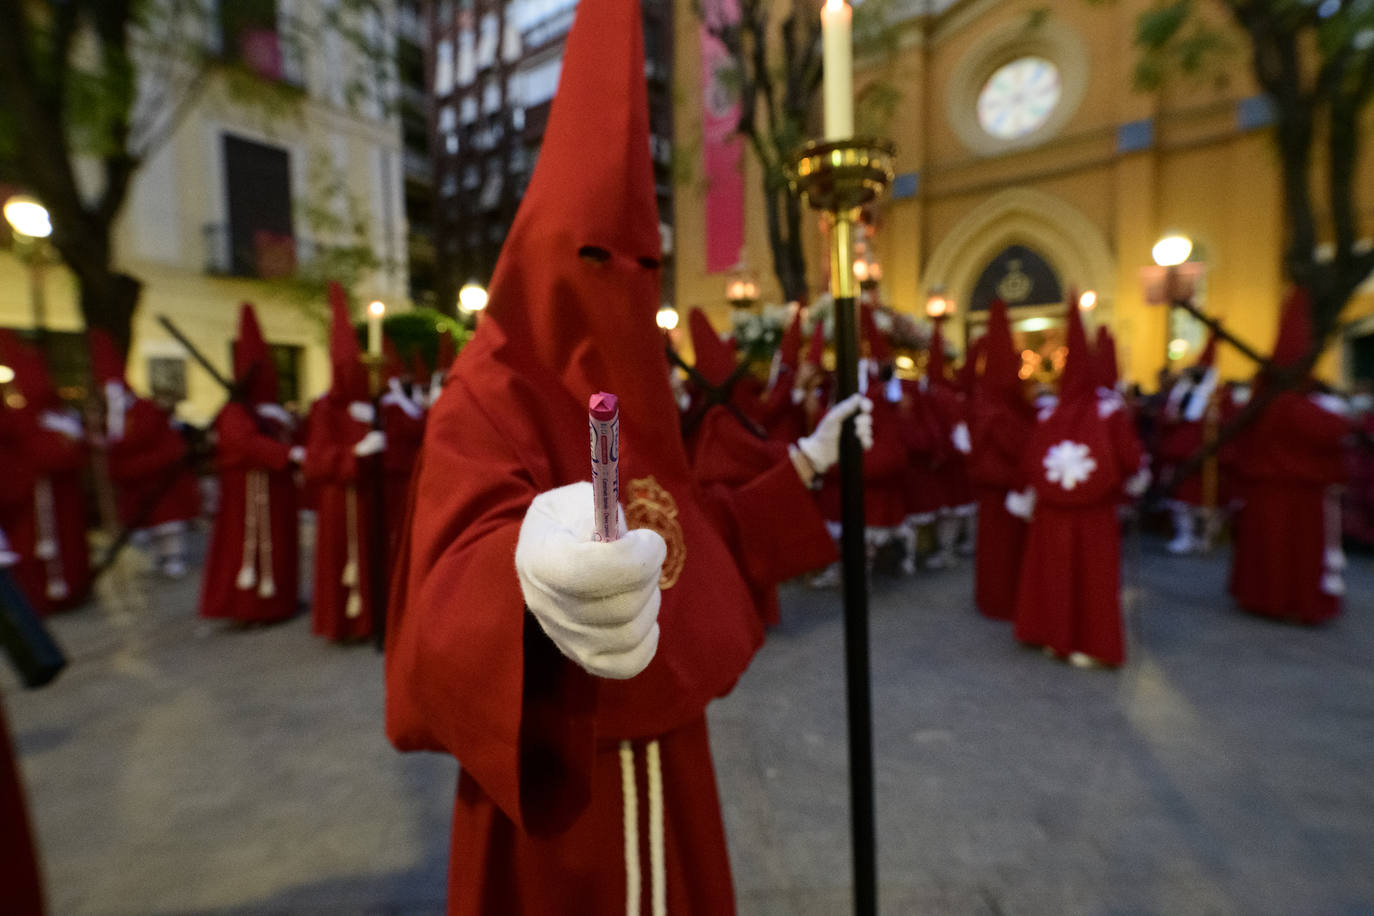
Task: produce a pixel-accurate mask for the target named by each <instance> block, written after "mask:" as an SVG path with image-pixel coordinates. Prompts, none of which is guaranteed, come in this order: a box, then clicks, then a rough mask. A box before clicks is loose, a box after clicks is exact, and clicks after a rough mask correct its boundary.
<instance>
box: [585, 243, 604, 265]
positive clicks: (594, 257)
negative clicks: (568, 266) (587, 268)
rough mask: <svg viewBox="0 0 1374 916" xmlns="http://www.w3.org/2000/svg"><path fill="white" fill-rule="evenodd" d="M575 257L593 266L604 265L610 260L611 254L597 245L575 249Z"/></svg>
mask: <svg viewBox="0 0 1374 916" xmlns="http://www.w3.org/2000/svg"><path fill="white" fill-rule="evenodd" d="M577 256H578V257H579V258H581V259H582V260H584V261H591V262H592V263H593V264H605V263H606V262H607V261H609V260H610V259H611V253H610V252H609V251H607V250H606V249H605V248H602V247H600V246H598V245H583V246H582V247H581V248H579V249H577Z"/></svg>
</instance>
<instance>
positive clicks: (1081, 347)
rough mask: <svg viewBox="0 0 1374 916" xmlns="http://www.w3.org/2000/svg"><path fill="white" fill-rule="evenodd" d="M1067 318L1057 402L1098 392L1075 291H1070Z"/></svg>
mask: <svg viewBox="0 0 1374 916" xmlns="http://www.w3.org/2000/svg"><path fill="white" fill-rule="evenodd" d="M1066 320H1067V322H1068V340H1067V345H1068V348H1069V353H1068V356H1067V357H1066V358H1065V360H1064V372H1063V374H1061V375H1060V376H1059V401H1060V403H1064V402H1067V401H1072V400H1075V399H1078V398H1092V397H1096V392H1097V379H1096V377H1095V376H1096V374H1097V373H1096V372H1095V371H1094V366H1093V354H1092V350H1091V348H1089V346H1088V333H1087V331H1085V330H1084V329H1083V315H1082V313H1081V312H1080V311H1079V309H1078V292H1077V291H1076V290H1069V297H1068V313H1067V316H1066Z"/></svg>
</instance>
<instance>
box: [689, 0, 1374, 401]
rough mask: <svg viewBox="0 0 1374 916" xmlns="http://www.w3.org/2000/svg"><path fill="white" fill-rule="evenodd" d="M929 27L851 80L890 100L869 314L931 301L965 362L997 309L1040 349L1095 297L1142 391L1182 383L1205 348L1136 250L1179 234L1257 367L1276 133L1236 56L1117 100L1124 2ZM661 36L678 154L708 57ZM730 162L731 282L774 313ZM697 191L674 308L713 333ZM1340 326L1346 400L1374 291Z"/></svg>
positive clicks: (694, 31)
mask: <svg viewBox="0 0 1374 916" xmlns="http://www.w3.org/2000/svg"><path fill="white" fill-rule="evenodd" d="M933 6H934V7H935V8H938V9H940V11H939V12H936V13H915V14H913V15H912V16H911V18H910V20H909V21H908V23H907V25H906V27H905V28H904V30H903V31H902V33H901V40H900V41H899V45H900V48H899V50H897V51H896V52H895V53H891V54H887V55H884V56H883V57H881V58H870V59H866V60H865V59H860V60H858V61H857V62H856V78H855V79H856V87H857V89H856V94H857V95H859V96H860V98H862V96H863V93H864V92H865V89H866V86H872V85H875V84H882V85H883V86H884V87H890V88H891V89H895V90H896V92H897V94H898V95H897V98H898V102H897V104H896V107H895V110H894V112H893V114H892V116H891V117H890V118H889V119H888V120H887V122H886V124H885V125H884V126H883V127H882V132H883V134H884V135H886V136H887V137H888V138H890V139H891V140H893V141H894V142H895V144H896V147H897V160H896V172H897V177H896V180H895V181H894V183H893V186H892V193H891V194H890V195H889V196H888V198H887V200H886V201H885V202H884V203H883V204H881V205H880V207H879V208H878V218H877V228H876V232H875V235H874V237H873V248H874V256H875V257H876V258H877V259H878V260H879V263H880V264H881V266H882V280H881V284H880V293H881V297H882V300H883V301H884V302H885V303H886V304H888V305H890V306H891V307H893V308H895V309H898V310H901V311H906V312H910V313H913V314H916V315H918V316H919V315H924V313H925V310H926V304H927V301H928V299H929V298H930V297H932V296H937V295H938V296H943V297H945V298H946V299H947V300H949V301H950V302H952V303H953V308H954V312H953V315H952V319H951V320H950V321H948V322H947V324H946V328H947V333H948V334H949V335H950V336H951V337H953V339H954V340H955V342H956V343H957V344H959V345H961V346H962V344H963V343H964V341H966V340H967V339H969V338H971V337H976V336H977V335H978V334H979V333H980V330H981V327H982V323H983V321H984V320H985V316H986V307H987V304H988V302H989V301H990V299H991V297H992V296H994V295H996V296H1000V297H1001V298H1003V299H1004V300H1006V301H1007V302H1008V303H1009V305H1010V306H1011V307H1012V316H1013V322H1014V327H1015V328H1016V329H1017V331H1018V335H1021V336H1030V337H1034V333H1033V332H1035V331H1037V330H1044V329H1045V328H1047V327H1050V326H1052V325H1054V324H1055V323H1056V322H1057V320H1058V316H1059V315H1060V314H1062V310H1063V309H1062V305H1059V304H1054V303H1059V302H1062V301H1063V297H1064V296H1065V295H1067V294H1068V291H1069V290H1070V289H1076V290H1078V291H1079V292H1080V293H1082V292H1089V291H1091V292H1092V293H1093V294H1095V295H1094V297H1093V298H1094V299H1095V306H1094V307H1093V308H1092V309H1091V311H1090V312H1088V313H1087V314H1088V315H1089V316H1090V320H1091V321H1093V322H1096V323H1105V324H1107V325H1108V326H1109V327H1110V328H1111V329H1112V330H1113V331H1114V333H1115V335H1116V338H1117V346H1118V351H1119V354H1120V360H1121V365H1122V373H1123V375H1125V376H1126V377H1127V378H1128V379H1129V380H1131V381H1136V382H1140V383H1142V384H1144V385H1145V386H1146V387H1147V388H1152V387H1153V383H1154V379H1155V376H1156V373H1157V372H1158V370H1159V369H1160V368H1161V367H1163V366H1165V365H1166V364H1168V363H1169V362H1170V361H1171V360H1172V361H1173V362H1174V364H1175V365H1186V364H1188V363H1190V362H1191V361H1192V360H1193V359H1195V358H1196V356H1197V354H1198V351H1199V350H1200V349H1201V346H1202V345H1203V343H1204V341H1205V334H1206V332H1205V329H1204V328H1202V326H1201V325H1199V324H1197V323H1196V322H1195V321H1193V320H1191V319H1189V318H1188V317H1187V316H1186V315H1183V314H1182V313H1178V312H1175V313H1173V314H1172V315H1171V310H1170V309H1169V308H1167V307H1166V306H1163V305H1158V304H1152V303H1151V302H1150V301H1149V300H1150V299H1151V298H1153V297H1152V296H1151V295H1150V292H1149V289H1148V287H1149V286H1150V281H1151V268H1152V265H1153V261H1152V248H1153V247H1154V245H1155V243H1156V242H1157V241H1158V240H1159V239H1160V238H1161V237H1163V236H1166V235H1171V234H1182V235H1185V236H1186V237H1188V238H1189V239H1191V240H1192V242H1193V244H1194V249H1193V254H1192V260H1193V261H1194V262H1195V267H1194V268H1191V269H1196V270H1198V271H1199V272H1200V274H1199V276H1200V279H1199V282H1198V285H1197V296H1196V303H1197V304H1198V305H1199V306H1200V307H1201V308H1202V309H1203V311H1204V312H1206V313H1207V314H1209V315H1211V316H1213V317H1215V318H1217V319H1219V320H1221V321H1222V322H1223V323H1224V325H1225V326H1226V327H1227V328H1228V329H1229V330H1230V331H1232V332H1233V333H1234V334H1236V335H1237V336H1238V337H1240V338H1242V339H1243V340H1245V341H1247V342H1248V343H1250V344H1251V345H1252V346H1253V347H1254V348H1255V349H1257V350H1258V351H1259V352H1261V353H1266V352H1268V350H1269V349H1270V347H1271V344H1272V341H1273V337H1274V333H1275V327H1276V323H1277V315H1278V305H1279V302H1280V299H1281V297H1282V295H1283V292H1284V288H1285V287H1284V279H1283V276H1282V272H1281V255H1282V249H1283V244H1284V228H1283V219H1282V197H1281V190H1280V172H1279V167H1278V162H1277V153H1276V151H1275V149H1274V146H1273V142H1272V134H1271V130H1270V129H1269V125H1270V123H1271V121H1272V113H1271V110H1270V108H1269V106H1268V104H1267V101H1266V100H1265V99H1264V98H1263V97H1262V96H1261V95H1260V94H1259V93H1258V92H1257V90H1256V89H1255V87H1254V84H1253V81H1252V80H1251V79H1250V78H1249V75H1248V73H1247V71H1246V69H1245V67H1246V64H1247V62H1246V59H1245V56H1244V54H1243V53H1237V54H1235V55H1234V56H1233V58H1232V59H1231V61H1232V64H1231V74H1230V78H1229V79H1228V80H1227V81H1226V84H1225V85H1224V86H1219V85H1217V84H1216V83H1215V82H1211V83H1208V84H1207V85H1192V84H1188V83H1186V82H1184V81H1183V80H1181V79H1180V80H1179V81H1178V82H1177V84H1176V85H1175V84H1170V85H1168V86H1167V87H1166V88H1165V89H1164V90H1162V91H1159V92H1151V93H1144V92H1139V91H1137V90H1136V89H1134V88H1133V70H1134V67H1135V64H1136V61H1137V59H1138V52H1137V50H1136V49H1135V48H1134V47H1133V36H1134V34H1135V21H1136V17H1137V16H1138V14H1139V13H1140V12H1141V11H1142V10H1143V9H1145V8H1146V6H1145V4H1143V3H1141V2H1139V0H1124V2H1118V3H1110V4H1090V3H1088V2H1085V0H1055V2H1053V3H1050V4H1045V3H1044V2H1043V0H956V2H953V3H949V4H943V5H942V4H938V3H937V4H934V5H933ZM922 9H925V8H924V7H923V8H922ZM677 36H678V38H677V52H678V53H677V59H676V67H677V77H678V80H679V86H680V91H679V93H678V96H679V106H678V108H677V110H676V112H675V117H676V119H677V120H676V130H677V134H678V137H679V143H680V144H681V143H684V142H685V143H687V144H692V143H695V142H699V140H698V138H695V137H694V136H693V134H692V132H693V131H694V130H697V129H698V128H697V125H699V124H700V122H701V118H702V102H701V100H702V95H703V94H702V91H701V71H700V66H701V56H702V55H701V50H700V42H699V22H698V21H697V19H696V18H695V14H694V13H693V12H692V4H690V3H688V2H686V0H681V2H679V4H678V20H677ZM1241 40H1242V36H1239V35H1238V36H1237V41H1238V42H1240V41H1241ZM1241 47H1242V48H1243V45H1241ZM1367 129H1368V126H1367ZM1372 133H1374V131H1372ZM1371 139H1374V137H1372V138H1371ZM1366 158H1367V159H1368V157H1366ZM745 163H746V164H745V180H744V188H745V194H746V198H745V206H744V224H745V225H744V244H743V247H742V251H741V262H742V263H743V264H744V265H747V267H748V269H750V271H751V272H753V273H754V274H755V275H756V276H757V278H758V280H759V281H760V284H761V286H762V289H763V293H764V295H763V299H764V301H765V302H768V301H774V302H776V301H778V300H779V298H780V296H779V295H778V287H777V284H776V282H775V280H774V279H773V277H772V275H771V260H770V255H769V249H768V244H767V234H766V227H765V225H764V216H763V212H764V211H763V203H762V194H761V189H760V178H759V170H758V166H757V163H756V162H755V161H753V159H752V158H751V157H750V155H749V154H748V153H746V155H745ZM1366 172H1367V173H1368V174H1366V175H1362V176H1361V180H1360V181H1357V182H1356V185H1355V186H1356V187H1357V188H1359V187H1363V188H1370V187H1374V167H1370V164H1369V162H1368V161H1366ZM694 183H695V185H694ZM684 191H685V193H684ZM701 191H702V188H701V187H700V173H699V172H697V173H696V176H695V177H694V178H693V179H689V181H688V183H687V186H686V187H685V188H684V187H679V189H678V194H677V198H676V204H675V209H676V227H675V233H674V237H675V243H676V244H675V252H674V257H675V265H676V289H675V296H676V303H677V305H678V307H679V308H680V309H685V308H690V307H692V306H702V307H705V308H707V310H708V312H709V313H711V314H712V316H713V318H714V319H715V320H716V321H717V323H718V324H722V325H723V324H724V323H726V321H727V320H728V319H727V317H726V312H727V309H726V306H725V304H724V295H723V294H724V290H725V286H726V283H727V282H728V280H729V276H730V274H729V272H720V271H716V272H712V271H708V270H707V269H706V244H707V243H706V239H707V235H708V232H710V231H711V227H710V226H709V225H708V224H707V220H706V213H705V208H704V207H703V206H702V205H701V204H700V203H699V201H700V200H701V199H702V194H701V193H700V192H701ZM694 192H695V193H694ZM1363 203H1364V205H1365V206H1366V207H1368V206H1370V205H1371V204H1374V200H1371V199H1366V200H1365V201H1363ZM1362 217H1363V220H1362V223H1363V225H1364V226H1365V227H1369V226H1374V218H1371V214H1370V213H1368V212H1366V213H1363V214H1362ZM811 222H812V226H811V228H810V229H809V230H808V235H809V243H808V246H807V252H808V271H809V273H810V275H811V282H810V284H809V286H810V288H811V289H812V290H818V289H820V287H821V286H822V284H823V282H824V277H823V274H822V270H823V268H824V263H825V258H824V257H823V254H824V251H823V249H822V247H821V246H822V242H821V239H820V236H819V234H818V233H817V232H816V231H815V228H814V220H812V221H811ZM1155 270H1157V268H1156V269H1155ZM1090 301H1091V300H1090ZM1344 321H1345V328H1344V334H1343V337H1342V340H1341V341H1339V342H1338V344H1337V345H1335V346H1333V347H1332V348H1331V350H1330V352H1328V353H1327V354H1326V355H1325V356H1324V358H1323V361H1322V364H1321V366H1320V371H1321V372H1322V374H1323V375H1325V376H1327V377H1329V378H1333V379H1336V380H1341V381H1346V382H1349V381H1350V380H1351V379H1352V378H1353V377H1354V376H1355V375H1356V374H1364V373H1357V371H1356V370H1357V366H1356V363H1361V364H1362V365H1363V364H1367V363H1369V362H1370V361H1371V360H1374V281H1371V282H1367V283H1366V284H1365V285H1364V287H1363V288H1362V289H1361V291H1360V292H1359V293H1358V294H1357V296H1356V299H1355V301H1353V302H1352V303H1351V304H1350V306H1349V308H1348V309H1347V311H1346V314H1345V316H1344ZM1220 367H1221V371H1222V373H1223V375H1224V376H1227V377H1244V376H1248V375H1250V374H1251V373H1252V372H1253V371H1254V366H1253V365H1252V364H1250V363H1249V362H1248V361H1247V360H1246V358H1245V357H1244V356H1242V355H1241V354H1239V353H1237V352H1235V351H1234V350H1232V349H1231V348H1229V347H1225V346H1223V347H1222V352H1221V356H1220Z"/></svg>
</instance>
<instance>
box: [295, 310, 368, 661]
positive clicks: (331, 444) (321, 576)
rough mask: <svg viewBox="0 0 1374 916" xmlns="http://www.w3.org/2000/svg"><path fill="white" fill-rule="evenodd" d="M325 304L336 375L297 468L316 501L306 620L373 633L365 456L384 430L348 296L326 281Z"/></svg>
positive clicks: (337, 634)
mask: <svg viewBox="0 0 1374 916" xmlns="http://www.w3.org/2000/svg"><path fill="white" fill-rule="evenodd" d="M329 304H330V307H331V308H332V309H333V315H334V318H333V324H332V325H331V327H330V332H329V360H330V364H331V366H332V368H333V372H334V377H333V380H332V382H331V384H330V386H329V391H328V392H326V393H325V394H324V396H323V397H321V398H320V399H319V400H317V401H316V402H315V404H314V406H312V407H311V408H310V418H309V420H308V421H307V426H308V428H309V434H308V437H307V439H306V444H305V464H304V465H303V466H302V470H303V471H304V473H305V479H306V482H307V483H311V484H313V485H314V486H315V487H316V493H317V498H318V501H319V506H318V509H317V515H316V523H315V585H314V601H313V610H312V624H311V626H312V628H313V629H314V631H315V633H316V634H317V635H319V636H323V637H325V638H326V639H330V640H334V641H336V642H344V641H348V640H356V639H366V638H367V637H369V636H371V635H372V614H373V601H374V600H376V598H375V596H377V595H379V594H380V590H379V589H378V588H377V587H376V586H377V585H378V584H379V583H376V582H374V576H376V575H378V574H379V570H381V569H383V568H384V562H382V563H379V562H378V558H379V557H380V556H381V555H380V554H379V553H377V551H379V550H381V549H382V548H383V546H384V544H385V541H384V540H383V539H384V537H385V530H384V528H383V522H382V520H381V519H379V518H376V517H375V514H376V509H375V508H374V507H375V506H376V503H377V500H376V495H377V494H376V491H375V490H374V488H375V487H379V486H381V480H380V473H379V468H378V467H377V466H376V465H377V462H376V461H367V460H366V459H367V458H369V457H372V456H376V455H380V454H381V453H382V452H383V451H384V450H385V448H386V434H385V433H383V432H382V431H381V430H379V429H375V428H374V426H375V420H376V410H375V409H374V407H373V406H372V401H371V400H370V399H369V397H368V385H367V367H366V366H364V365H363V362H362V359H361V353H360V352H359V349H358V338H357V335H356V334H355V333H354V332H353V323H352V322H351V321H350V320H349V317H348V302H347V296H346V294H345V293H344V290H343V287H341V286H339V285H338V284H337V283H331V284H330V285H329Z"/></svg>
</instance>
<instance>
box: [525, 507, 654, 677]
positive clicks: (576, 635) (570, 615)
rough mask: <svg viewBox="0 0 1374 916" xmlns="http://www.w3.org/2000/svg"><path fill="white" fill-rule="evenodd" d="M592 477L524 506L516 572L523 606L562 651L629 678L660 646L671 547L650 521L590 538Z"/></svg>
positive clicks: (596, 670) (587, 665) (593, 668)
mask: <svg viewBox="0 0 1374 916" xmlns="http://www.w3.org/2000/svg"><path fill="white" fill-rule="evenodd" d="M593 525H594V521H593V500H592V485H591V484H590V483H586V482H583V483H575V484H571V485H569V486H566V487H559V488H558V489H556V490H549V491H547V492H545V493H540V494H539V495H538V496H536V497H535V498H534V502H532V503H531V504H530V507H529V509H528V510H527V511H526V512H525V520H524V521H523V522H522V523H521V525H520V539H519V541H518V542H517V544H516V547H515V571H516V574H517V575H518V576H519V578H520V591H521V593H522V594H523V595H524V596H525V605H526V606H527V607H528V608H529V609H530V613H532V614H533V615H534V618H535V619H536V620H537V621H539V626H540V627H541V628H543V630H544V633H545V634H546V635H547V636H548V637H549V639H551V640H553V643H554V645H556V646H558V650H559V651H560V652H562V653H563V654H564V655H566V656H567V657H568V658H570V659H572V660H573V661H574V662H576V663H577V664H578V665H579V666H581V667H582V668H583V669H585V670H586V671H588V672H590V673H591V674H594V675H597V676H598V677H605V678H614V679H616V680H625V679H627V678H632V677H634V676H635V675H636V674H638V673H639V672H641V671H643V670H644V669H645V668H646V667H648V664H649V662H650V661H652V660H653V657H654V653H655V652H656V651H657V649H658V633H659V631H658V608H659V602H660V601H661V600H662V595H661V593H660V592H659V588H658V579H659V575H660V574H661V573H662V570H663V560H664V558H665V557H666V556H667V553H668V548H667V545H665V544H664V543H663V538H661V537H660V536H659V535H658V534H657V533H656V532H654V531H650V530H648V529H647V528H637V529H634V530H632V531H625V527H626V525H625V513H624V510H621V511H620V530H621V531H625V533H624V534H623V535H622V536H621V537H620V539H619V540H616V541H603V542H597V541H593V540H592V528H593Z"/></svg>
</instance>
